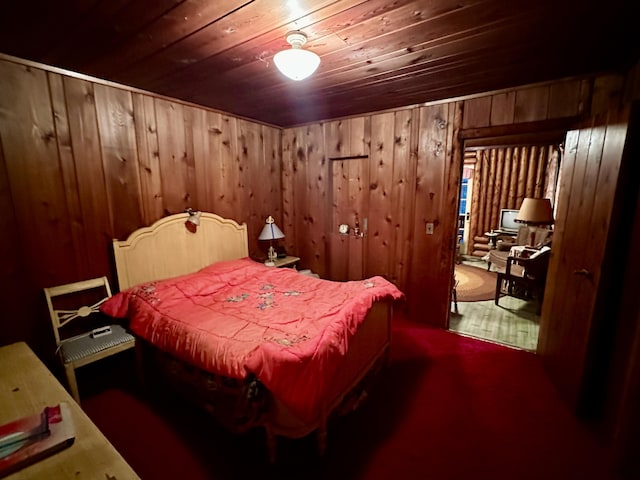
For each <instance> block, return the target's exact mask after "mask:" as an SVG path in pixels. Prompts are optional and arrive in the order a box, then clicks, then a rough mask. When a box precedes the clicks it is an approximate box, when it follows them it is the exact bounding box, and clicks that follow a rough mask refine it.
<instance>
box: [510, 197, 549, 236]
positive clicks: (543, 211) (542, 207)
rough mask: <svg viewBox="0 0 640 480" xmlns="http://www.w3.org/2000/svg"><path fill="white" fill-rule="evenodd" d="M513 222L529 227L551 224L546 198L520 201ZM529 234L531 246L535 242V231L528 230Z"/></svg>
mask: <svg viewBox="0 0 640 480" xmlns="http://www.w3.org/2000/svg"><path fill="white" fill-rule="evenodd" d="M514 221H515V222H519V223H524V224H526V225H527V226H529V227H537V226H541V225H552V224H553V209H552V208H551V200H549V199H548V198H525V199H524V200H522V205H521V206H520V210H519V211H518V214H517V215H516V218H514ZM529 230H530V233H531V246H533V244H534V242H535V237H536V232H535V229H531V228H529Z"/></svg>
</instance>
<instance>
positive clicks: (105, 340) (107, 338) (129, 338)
mask: <svg viewBox="0 0 640 480" xmlns="http://www.w3.org/2000/svg"><path fill="white" fill-rule="evenodd" d="M134 340H135V338H134V336H133V335H131V334H130V333H129V332H127V331H126V330H125V329H124V328H123V327H122V325H111V333H110V334H109V335H103V336H100V337H96V338H93V337H92V336H91V334H90V333H87V334H85V335H81V336H78V337H74V338H70V339H67V340H63V341H62V342H61V344H60V354H61V356H62V359H63V361H64V363H71V362H77V361H78V360H82V359H83V358H86V357H90V356H91V355H95V354H96V353H98V352H101V351H102V350H107V349H108V348H112V347H116V346H118V345H122V344H123V343H127V342H133V341H134Z"/></svg>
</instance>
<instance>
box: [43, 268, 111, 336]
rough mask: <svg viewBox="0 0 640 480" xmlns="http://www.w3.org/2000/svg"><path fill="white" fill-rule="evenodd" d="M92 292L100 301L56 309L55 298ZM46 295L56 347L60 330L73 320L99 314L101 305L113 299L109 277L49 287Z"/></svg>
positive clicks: (45, 292) (45, 291)
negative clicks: (110, 298)
mask: <svg viewBox="0 0 640 480" xmlns="http://www.w3.org/2000/svg"><path fill="white" fill-rule="evenodd" d="M91 290H93V292H91V293H92V294H93V297H94V298H96V297H95V296H96V295H99V297H97V298H99V300H97V301H96V302H95V303H93V304H91V305H82V306H80V307H78V308H75V307H74V308H65V309H58V308H55V307H54V302H55V300H54V298H55V297H61V296H67V295H70V294H73V293H79V292H89V291H91ZM44 294H45V297H46V299H47V306H48V308H49V316H50V317H51V324H52V325H53V333H54V335H55V337H56V345H60V341H61V335H60V330H61V329H62V328H63V327H65V326H67V325H68V324H69V323H70V322H72V321H73V320H76V319H78V318H86V317H88V316H89V315H91V314H94V313H98V312H99V311H100V305H102V304H103V303H104V302H106V301H107V299H108V298H109V297H111V287H110V286H109V280H108V279H107V277H99V278H92V279H90V280H83V281H80V282H74V283H67V284H65V285H58V286H56V287H48V288H45V289H44ZM83 299H84V297H83ZM74 305H77V304H74Z"/></svg>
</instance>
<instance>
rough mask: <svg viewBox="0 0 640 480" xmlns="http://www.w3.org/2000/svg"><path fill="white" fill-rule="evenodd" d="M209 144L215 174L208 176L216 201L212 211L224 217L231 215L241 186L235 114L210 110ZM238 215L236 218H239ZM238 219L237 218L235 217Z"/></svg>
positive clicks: (236, 207) (236, 203)
mask: <svg viewBox="0 0 640 480" xmlns="http://www.w3.org/2000/svg"><path fill="white" fill-rule="evenodd" d="M207 117H208V118H209V143H210V144H211V146H210V151H211V152H212V155H213V158H212V161H213V164H214V170H215V171H216V172H215V175H214V176H213V177H212V178H210V179H209V181H210V182H211V183H212V184H213V186H214V187H213V191H214V195H215V202H214V204H213V212H216V213H217V212H220V216H222V217H224V218H234V216H235V215H236V213H237V209H238V208H241V207H239V205H238V201H239V200H240V199H239V195H240V189H239V188H238V185H239V184H240V169H239V168H238V167H239V162H238V158H237V152H238V148H239V144H238V122H237V119H236V118H235V117H231V116H227V115H220V114H216V113H212V112H209V113H208V114H207ZM238 218H239V217H238ZM238 221H240V220H238Z"/></svg>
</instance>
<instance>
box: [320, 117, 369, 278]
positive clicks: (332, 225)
mask: <svg viewBox="0 0 640 480" xmlns="http://www.w3.org/2000/svg"><path fill="white" fill-rule="evenodd" d="M326 128H329V129H330V130H331V132H330V133H331V138H336V139H337V141H336V142H335V143H334V146H333V148H330V149H329V152H328V154H329V162H330V163H329V201H330V206H329V210H328V218H327V236H328V238H329V251H328V259H327V267H328V268H327V271H328V273H329V278H330V279H331V280H340V281H344V280H360V279H362V278H364V272H365V271H366V270H365V251H366V243H367V231H368V223H369V197H368V195H369V155H368V152H367V151H368V143H367V142H366V139H365V137H366V133H365V132H366V131H367V129H366V125H365V122H364V120H362V121H353V120H351V121H345V122H342V121H337V122H331V123H329V124H328V125H327V127H326ZM340 225H346V226H348V231H346V232H343V233H341V232H340V230H339V227H340Z"/></svg>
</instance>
